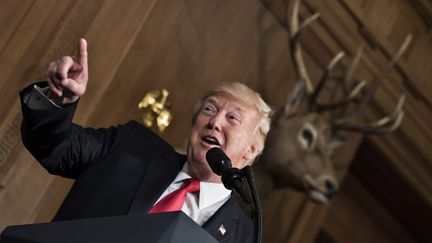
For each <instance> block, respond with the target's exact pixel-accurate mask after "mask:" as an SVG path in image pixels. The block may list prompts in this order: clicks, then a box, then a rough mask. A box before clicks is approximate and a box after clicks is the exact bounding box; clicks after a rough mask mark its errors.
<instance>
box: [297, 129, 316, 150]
mask: <svg viewBox="0 0 432 243" xmlns="http://www.w3.org/2000/svg"><path fill="white" fill-rule="evenodd" d="M298 139H299V142H300V144H301V145H302V146H303V147H304V148H307V149H310V148H312V147H314V146H315V139H316V131H315V130H314V129H313V127H311V126H305V127H303V129H301V130H300V132H299V134H298Z"/></svg>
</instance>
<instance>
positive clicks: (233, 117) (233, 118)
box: [228, 115, 240, 123]
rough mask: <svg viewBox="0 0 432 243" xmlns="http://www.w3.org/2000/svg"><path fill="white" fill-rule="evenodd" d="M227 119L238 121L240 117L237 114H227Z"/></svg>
mask: <svg viewBox="0 0 432 243" xmlns="http://www.w3.org/2000/svg"><path fill="white" fill-rule="evenodd" d="M228 119H229V120H230V121H231V122H233V123H240V117H238V116H235V115H230V116H228Z"/></svg>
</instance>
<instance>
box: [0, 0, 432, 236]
mask: <svg viewBox="0 0 432 243" xmlns="http://www.w3.org/2000/svg"><path fill="white" fill-rule="evenodd" d="M264 2H266V5H267V6H268V7H269V8H270V9H272V10H273V12H271V11H269V9H267V8H266V7H264V5H263V4H262V3H261V2H260V1H258V0H236V1H209V0H199V1H192V0H179V1H169V0H145V1H143V0H129V1H116V0H105V1H102V0H77V1H71V0H65V1H62V3H61V4H59V3H58V1H54V0H37V1H36V0H33V1H31V0H15V1H12V0H5V1H0V27H1V28H2V35H0V100H1V102H0V103H1V104H2V105H1V106H0V124H1V125H0V141H1V142H0V215H1V217H0V229H2V228H4V227H5V226H6V225H10V224H18V223H31V222H44V221H49V220H50V219H51V218H52V216H53V214H54V213H55V211H56V210H57V208H58V206H59V204H60V203H61V201H62V200H63V197H64V195H65V194H66V192H67V190H68V188H69V186H70V183H71V181H69V180H65V179H60V178H56V177H53V176H50V175H48V174H47V173H46V172H45V171H44V170H43V169H42V168H41V167H40V166H39V165H38V164H37V163H36V162H35V161H34V160H33V159H32V158H31V156H30V155H29V153H28V152H27V151H26V150H25V149H24V148H23V146H22V145H21V143H20V135H19V122H20V119H21V115H20V112H19V109H20V107H19V101H18V97H17V93H18V91H19V90H20V89H21V88H22V87H24V86H25V85H27V84H29V83H31V82H34V81H38V80H41V79H43V76H44V73H45V70H46V67H47V66H48V63H49V62H50V61H53V60H55V59H56V58H59V57H61V56H63V55H73V54H74V52H75V48H76V42H77V40H78V38H79V37H82V36H84V37H85V38H86V39H87V40H88V43H89V64H90V81H89V86H88V90H87V93H86V95H85V96H84V97H82V99H81V100H80V105H79V108H78V112H77V114H76V117H75V121H76V122H78V123H81V124H83V125H86V126H108V125H112V124H116V123H121V122H125V121H127V120H130V119H139V117H140V114H139V112H138V111H137V109H136V105H137V103H138V101H139V100H140V99H141V98H142V96H143V95H144V94H145V93H146V92H148V91H149V90H152V89H158V88H167V89H168V90H169V91H170V92H171V96H170V101H171V103H172V110H173V114H174V121H173V125H172V126H170V127H169V128H168V129H167V130H166V132H164V133H163V134H162V136H163V137H164V138H165V139H167V140H168V141H169V142H170V143H172V144H173V145H174V146H176V147H183V146H184V144H185V141H186V138H187V135H188V130H189V127H190V123H191V120H190V117H191V112H192V108H193V106H194V103H195V101H196V100H197V99H198V98H199V97H200V95H201V94H202V92H203V91H205V90H206V89H208V87H211V86H213V85H215V84H217V83H219V82H221V81H226V80H227V81H230V80H231V81H232V80H239V81H243V82H245V83H247V84H249V85H250V86H251V87H254V88H256V89H258V90H259V91H261V92H262V93H263V95H264V96H265V97H266V99H267V100H268V101H269V102H270V103H271V104H272V105H273V106H275V107H280V106H281V104H283V102H284V101H285V99H286V95H287V93H288V91H289V89H290V88H291V87H292V86H293V84H294V73H293V70H292V66H291V62H290V57H289V50H288V38H287V36H288V35H287V30H286V28H284V26H283V24H281V22H283V21H284V20H285V18H286V9H287V8H288V9H290V6H291V1H287V0H266V1H264ZM419 6H420V7H419ZM431 9H432V6H431V4H430V3H429V2H428V1H426V0H411V1H402V0H397V1H391V0H382V1H372V0H363V1H348V0H338V1H313V0H310V1H309V0H308V1H304V4H303V5H302V7H301V16H302V18H304V17H305V16H308V15H310V14H311V13H313V12H316V11H319V12H320V13H321V18H320V20H319V21H318V22H317V23H315V24H313V26H312V28H310V29H309V30H308V31H306V32H305V34H304V36H302V38H301V42H302V45H303V47H304V51H305V60H306V62H307V65H308V68H309V71H310V74H311V76H312V78H313V80H318V78H319V76H320V75H321V73H322V70H323V68H324V67H325V66H326V65H327V62H328V61H329V60H330V59H331V58H332V56H333V55H335V54H336V53H338V52H339V51H344V52H345V53H346V54H347V57H346V58H344V59H343V60H342V62H341V65H340V68H343V67H347V66H348V65H349V64H350V61H351V59H352V57H353V55H354V53H355V51H356V49H357V48H358V47H359V46H360V45H363V46H364V47H365V54H364V57H363V58H362V60H361V62H360V66H359V69H358V70H357V72H356V77H357V78H358V79H367V80H371V79H373V77H374V76H376V74H378V73H379V71H380V70H382V68H383V67H384V66H385V65H386V63H387V62H388V60H389V58H390V56H391V55H392V53H394V52H395V50H396V49H397V48H398V46H399V45H400V44H401V42H402V40H403V38H404V36H405V35H406V34H408V33H412V34H414V41H413V43H412V46H411V47H410V49H409V52H408V55H407V56H406V57H404V58H403V59H402V60H401V62H400V64H399V65H398V66H397V69H396V71H394V72H393V73H392V75H391V76H390V77H389V78H388V79H387V80H386V81H385V82H384V83H383V85H382V87H381V88H380V89H379V90H378V92H377V94H376V95H375V97H374V100H373V102H372V103H371V105H370V106H368V107H367V111H364V114H365V115H366V120H369V121H372V120H374V119H376V118H378V117H380V116H383V115H385V114H387V113H389V112H391V111H392V109H393V107H394V105H395V103H396V100H397V98H398V96H399V95H400V94H402V93H405V94H407V98H408V101H407V104H406V106H405V107H406V108H405V110H406V116H405V120H404V122H403V124H402V126H401V128H400V129H399V130H398V131H397V132H395V133H393V134H391V135H386V136H380V137H372V138H369V139H367V143H368V144H369V145H370V146H372V147H373V148H375V149H376V150H377V151H379V153H382V154H383V155H384V156H385V157H386V158H388V165H389V166H390V167H391V168H393V169H394V170H395V171H397V173H398V175H399V176H400V178H403V181H404V183H405V184H404V185H406V186H407V188H410V190H411V189H412V190H415V191H416V195H417V197H418V198H419V199H421V200H422V202H424V204H426V205H431V204H432V176H431V174H430V171H432V165H431V162H432V153H430V151H429V150H430V147H431V146H432V130H431V129H428V128H429V126H428V125H429V124H430V122H431V121H432V113H431V112H430V111H431V108H432V105H431V103H432V100H431V98H430V97H431V96H430V94H431V92H432V87H431V84H432V82H431V78H430V77H431V75H432V73H431V70H432V62H429V58H430V56H432V55H431V54H432V53H431V51H432V48H431V45H432V44H431V41H430V40H431V33H432V32H431V31H430V30H431V24H430V23H431V20H430V19H431V18H430V16H432V14H431ZM326 92H327V95H324V96H323V98H324V99H325V98H328V97H329V96H331V88H329V89H327V90H326ZM348 139H349V141H348V144H349V145H348V146H345V147H343V148H341V150H339V151H338V153H337V154H336V155H335V158H334V160H335V164H336V167H337V170H338V174H339V177H340V179H341V180H342V179H344V178H346V176H347V175H348V180H347V184H346V186H345V185H343V187H342V192H341V195H339V196H338V197H336V199H335V200H334V202H333V203H331V204H329V205H316V204H313V203H311V202H310V201H308V199H307V198H306V197H305V196H304V195H303V194H301V193H299V192H297V191H292V190H283V191H277V192H275V193H273V194H272V195H271V196H270V200H269V201H268V203H267V205H266V207H265V209H264V212H265V215H264V222H265V225H264V229H265V232H264V235H265V239H266V241H267V242H313V241H314V240H315V238H316V236H317V235H318V241H319V242H347V241H349V242H354V241H350V240H349V239H353V237H355V235H356V234H358V232H359V230H358V229H359V228H361V229H367V230H369V231H368V232H369V234H370V235H364V236H363V237H360V238H356V239H358V240H368V241H374V240H375V242H377V241H378V240H382V241H381V242H391V241H392V240H394V236H391V234H392V233H391V231H392V230H397V231H398V232H399V233H398V239H396V240H399V241H394V242H402V241H403V240H406V241H405V242H415V241H416V240H418V239H417V238H415V237H413V236H412V234H413V233H412V231H410V230H409V229H408V230H407V228H406V226H405V225H404V224H401V223H399V222H398V220H400V218H398V216H397V215H398V213H397V212H395V211H394V210H389V209H388V208H387V207H388V206H386V205H385V204H383V203H382V201H379V200H378V199H377V196H376V195H374V194H373V193H374V191H373V190H372V191H371V189H370V188H369V187H368V186H367V183H366V182H365V181H363V180H362V179H358V178H354V179H352V178H351V177H352V176H353V174H352V173H349V174H347V170H348V169H349V165H350V161H351V160H352V158H353V156H354V154H355V152H356V150H357V147H358V144H359V143H360V141H361V137H360V136H351V137H349V138H348ZM378 180H379V179H378ZM361 199H362V200H363V201H361ZM360 201H361V202H362V203H364V205H360V204H359V202H360ZM371 212H372V213H373V214H371ZM346 215H350V218H347V217H346ZM395 215H396V216H395ZM407 217H408V218H407ZM402 218H403V219H405V220H408V221H409V220H410V219H409V216H406V217H405V218H404V217H402ZM376 222H379V223H378V224H380V223H381V224H384V223H385V224H388V225H389V226H388V227H387V228H386V227H381V228H379V229H377V228H376V227H377V223H376ZM356 223H357V224H356ZM344 227H345V228H344ZM358 242H360V241H358Z"/></svg>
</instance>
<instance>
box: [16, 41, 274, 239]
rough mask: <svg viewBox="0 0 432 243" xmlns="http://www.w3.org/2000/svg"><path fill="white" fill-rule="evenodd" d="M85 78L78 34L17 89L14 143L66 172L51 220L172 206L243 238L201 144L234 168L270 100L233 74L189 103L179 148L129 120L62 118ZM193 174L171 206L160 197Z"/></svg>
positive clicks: (253, 153) (253, 147) (246, 234)
mask: <svg viewBox="0 0 432 243" xmlns="http://www.w3.org/2000/svg"><path fill="white" fill-rule="evenodd" d="M87 81H88V65H87V43H86V41H85V40H84V39H80V41H79V45H78V55H77V57H76V59H74V58H72V57H63V58H61V59H59V60H57V61H55V62H52V63H51V64H50V66H49V68H48V72H47V83H39V84H36V85H34V86H30V87H28V88H26V89H24V90H23V91H21V93H20V95H21V100H22V109H23V123H22V129H21V131H22V137H23V142H24V145H25V146H26V148H27V149H28V150H29V151H30V152H31V153H32V154H33V155H34V157H35V158H36V159H37V160H38V161H39V162H40V163H41V164H42V165H43V166H44V167H45V168H46V169H47V170H48V171H49V172H50V173H52V174H56V175H61V176H64V177H69V178H74V179H76V181H75V183H74V185H73V187H72V189H71V190H70V192H69V193H68V195H67V197H66V198H65V200H64V202H63V204H62V206H61V207H60V209H59V211H58V212H57V215H56V216H55V218H54V220H67V219H78V218H90V217H103V216H115V215H126V214H131V213H140V212H141V213H142V212H149V213H155V212H161V211H173V210H174V211H175V210H182V211H183V212H185V214H187V215H188V216H189V217H190V218H192V219H193V220H194V221H195V222H196V223H197V224H199V225H202V227H203V228H204V229H205V230H207V231H208V232H209V233H210V234H211V235H212V236H213V237H215V238H216V239H217V240H219V241H221V242H250V241H251V239H252V227H251V222H250V220H249V219H248V217H247V216H245V215H244V213H243V212H242V210H241V209H240V207H239V206H238V205H237V203H236V201H235V200H234V199H233V197H231V192H230V191H228V190H226V189H225V188H224V186H223V185H222V183H221V178H220V177H219V176H218V175H216V174H214V173H213V172H212V171H211V169H210V167H209V165H208V163H207V161H206V158H205V154H206V153H207V151H208V150H209V149H210V148H212V147H220V148H221V149H222V150H224V151H225V153H226V154H227V155H228V156H229V157H230V159H231V161H232V164H233V166H234V167H237V168H243V167H244V166H246V165H250V164H251V163H252V162H253V161H254V160H255V158H256V157H257V155H258V154H260V153H261V151H262V150H263V148H264V140H265V137H266V135H267V133H268V131H269V128H270V113H271V109H270V107H269V106H268V105H267V104H266V103H265V102H264V101H263V100H262V99H261V98H260V96H259V95H258V94H257V93H255V92H254V91H252V90H251V89H249V88H248V87H246V86H245V85H243V84H240V83H229V84H224V85H220V86H218V87H217V88H215V89H214V90H212V91H210V92H208V93H207V94H206V95H205V96H204V98H203V99H202V100H201V101H200V103H199V104H197V106H196V109H195V112H194V117H193V126H192V130H191V134H190V137H189V143H188V148H187V155H186V156H184V155H181V154H178V153H176V152H175V150H174V149H173V148H172V147H171V146H170V145H169V144H167V143H166V142H165V141H163V140H162V139H161V138H160V137H158V136H157V135H156V134H154V133H153V132H151V131H150V130H149V129H147V128H145V127H144V126H142V125H141V124H139V123H137V122H133V121H132V122H129V123H127V124H124V125H119V126H117V127H110V128H106V129H92V128H82V127H80V126H78V125H75V124H72V118H73V114H74V111H75V109H76V107H77V103H78V102H77V101H78V99H79V97H80V96H82V95H84V93H85V90H86V86H87ZM44 86H47V87H44ZM193 183H194V185H195V186H194V189H193V190H191V191H188V192H184V193H183V198H182V201H181V203H180V205H179V207H178V208H177V209H175V208H173V207H172V205H173V204H172V201H170V200H171V199H170V198H172V197H174V196H173V195H176V196H177V195H178V193H177V194H176V192H178V191H181V190H183V189H185V188H189V186H190V185H191V184H193ZM183 191H184V190H183ZM167 202H168V203H167ZM167 205H168V207H171V208H170V209H167ZM176 207H177V206H176Z"/></svg>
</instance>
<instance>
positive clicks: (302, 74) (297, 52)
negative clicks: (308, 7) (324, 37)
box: [284, 0, 320, 115]
mask: <svg viewBox="0 0 432 243" xmlns="http://www.w3.org/2000/svg"><path fill="white" fill-rule="evenodd" d="M299 9H300V0H295V2H294V7H293V12H292V16H291V24H290V29H291V36H290V39H289V44H290V50H291V58H292V62H293V65H294V70H295V73H296V76H297V80H298V81H299V83H298V84H297V85H296V87H295V88H294V91H293V93H292V94H291V95H290V96H289V97H288V100H287V102H286V104H285V107H284V114H285V115H291V114H293V113H295V111H296V110H297V108H298V106H299V104H300V103H301V101H302V100H303V97H304V95H305V94H306V93H307V94H309V95H310V94H312V93H313V92H314V87H313V84H312V81H311V80H310V78H309V75H308V73H307V69H306V65H305V63H304V60H303V54H302V50H301V46H300V43H299V37H300V34H301V33H302V31H303V30H304V29H306V28H307V27H308V26H309V25H310V24H311V23H312V22H313V21H315V20H316V19H318V17H319V15H320V14H319V13H315V14H314V15H312V16H309V17H308V18H307V19H306V20H305V21H303V22H302V23H301V24H300V25H299V17H298V15H299Z"/></svg>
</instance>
